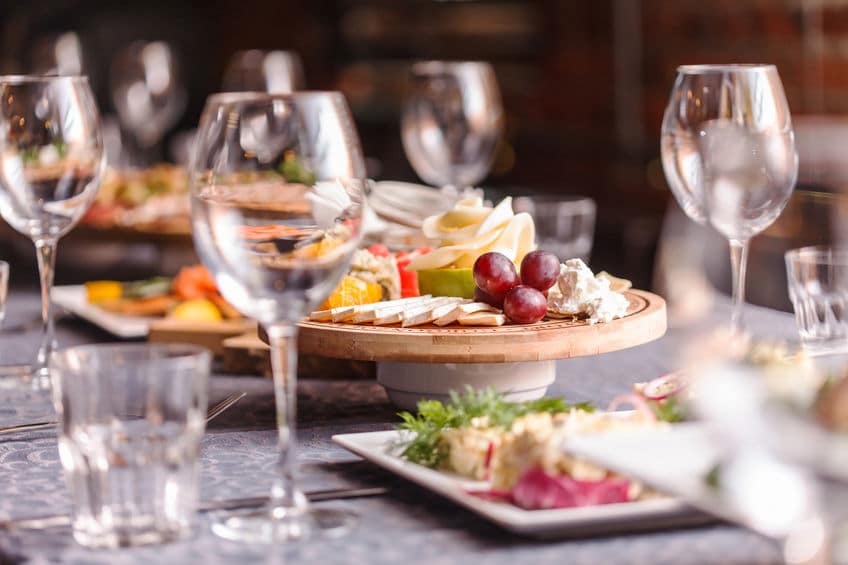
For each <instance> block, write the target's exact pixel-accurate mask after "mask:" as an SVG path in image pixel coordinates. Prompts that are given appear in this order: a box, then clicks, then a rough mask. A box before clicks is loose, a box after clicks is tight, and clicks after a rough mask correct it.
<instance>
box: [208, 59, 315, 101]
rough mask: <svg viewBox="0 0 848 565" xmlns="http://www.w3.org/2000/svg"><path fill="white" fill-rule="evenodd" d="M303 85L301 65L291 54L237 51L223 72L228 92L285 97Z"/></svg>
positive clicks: (225, 88) (225, 87)
mask: <svg viewBox="0 0 848 565" xmlns="http://www.w3.org/2000/svg"><path fill="white" fill-rule="evenodd" d="M304 85H305V80H304V78H303V64H302V63H301V61H300V56H299V55H298V54H297V53H295V52H294V51H278V50H275V51H262V50H260V49H250V50H248V51H238V52H236V53H235V54H233V56H232V57H231V58H230V62H229V63H227V69H226V71H224V90H225V91H228V92H244V91H252V92H270V93H272V94H288V93H290V92H294V91H296V90H302V89H303V87H304Z"/></svg>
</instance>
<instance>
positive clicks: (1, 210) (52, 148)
mask: <svg viewBox="0 0 848 565" xmlns="http://www.w3.org/2000/svg"><path fill="white" fill-rule="evenodd" d="M104 166H105V159H104V155H103V140H102V138H101V134H100V122H99V118H98V114H97V107H96V106H95V102H94V97H93V96H92V94H91V89H90V88H89V86H88V81H87V79H86V78H85V77H34V76H5V77H4V76H0V214H2V216H3V219H4V220H6V222H8V223H9V225H10V226H12V227H13V228H14V229H15V230H17V231H19V232H20V233H22V234H24V235H27V236H29V237H30V239H32V240H33V242H34V243H35V247H36V250H37V252H38V254H37V255H38V270H39V273H40V277H41V300H42V308H41V314H42V321H43V327H44V331H43V338H42V341H41V347H40V348H39V350H38V355H37V357H36V360H35V363H34V366H33V367H32V375H31V376H32V378H33V380H34V384H36V385H37V386H41V385H43V384H46V377H47V374H48V369H47V365H48V362H49V360H50V352H51V350H52V348H53V311H52V309H51V306H50V289H51V288H52V286H53V271H54V265H55V261H56V244H57V242H58V240H59V238H60V237H62V236H63V235H64V234H65V233H67V232H68V231H69V230H70V229H71V228H72V227H74V225H76V223H77V222H78V221H79V220H80V218H81V217H82V216H83V214H85V212H86V210H88V207H89V206H90V205H91V202H92V201H93V200H94V197H95V195H96V193H97V187H98V186H99V184H100V178H101V176H102V175H103V169H104Z"/></svg>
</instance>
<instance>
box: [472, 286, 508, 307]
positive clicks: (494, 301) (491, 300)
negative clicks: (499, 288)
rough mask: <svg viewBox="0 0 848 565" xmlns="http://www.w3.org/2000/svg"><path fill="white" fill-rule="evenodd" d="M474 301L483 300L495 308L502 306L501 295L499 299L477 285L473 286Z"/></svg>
mask: <svg viewBox="0 0 848 565" xmlns="http://www.w3.org/2000/svg"><path fill="white" fill-rule="evenodd" d="M474 302H485V303H486V304H491V305H492V306H494V307H495V308H503V297H501V298H500V299H498V298H495V297H494V296H492V295H491V294H488V293H487V292H486V291H485V290H483V289H481V288H480V287H479V286H478V287H475V288H474Z"/></svg>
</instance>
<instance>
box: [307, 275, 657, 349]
mask: <svg viewBox="0 0 848 565" xmlns="http://www.w3.org/2000/svg"><path fill="white" fill-rule="evenodd" d="M625 295H626V296H627V299H628V301H629V302H630V306H629V307H628V310H627V315H626V316H625V317H624V318H621V319H618V320H613V321H611V322H608V323H599V324H594V325H592V324H589V323H588V322H586V321H585V320H573V319H564V320H545V321H542V322H539V323H536V324H530V325H506V326H500V327H469V326H457V325H452V326H446V327H438V326H434V325H431V324H427V325H422V326H416V327H409V328H402V327H400V326H399V325H394V326H373V325H354V324H345V323H332V322H312V321H305V322H301V324H300V335H299V350H300V352H301V353H309V354H314V355H324V356H331V357H338V358H344V359H355V360H359V361H390V362H404V363H519V362H531V361H548V360H555V359H566V358H569V357H578V356H582V355H597V354H600V353H607V352H610V351H618V350H620V349H626V348H628V347H633V346H636V345H641V344H643V343H647V342H649V341H653V340H655V339H657V338H659V337H661V336H662V335H663V334H665V331H666V310H665V301H664V300H663V299H662V298H661V297H659V296H657V295H656V294H652V293H650V292H646V291H643V290H628V291H627V292H626V293H625Z"/></svg>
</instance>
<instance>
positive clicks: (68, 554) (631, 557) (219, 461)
mask: <svg viewBox="0 0 848 565" xmlns="http://www.w3.org/2000/svg"><path fill="white" fill-rule="evenodd" d="M38 312H39V304H38V299H37V296H36V294H35V293H34V292H26V291H17V292H12V293H11V295H10V297H9V304H8V311H7V317H6V322H5V325H4V329H3V330H2V333H0V364H3V365H8V364H13V363H26V362H27V361H28V360H29V359H30V358H31V356H33V355H34V353H35V350H36V348H37V344H38V337H39V327H38V323H37V321H36V316H37V315H38ZM726 316H729V312H728V310H727V308H726V307H724V306H723V305H719V307H717V308H716V310H715V311H714V313H713V321H716V320H722V319H724V317H726ZM747 319H748V323H749V326H750V328H751V330H752V332H753V333H754V335H756V336H758V337H776V338H787V339H793V338H794V337H795V335H796V334H795V327H794V322H793V320H792V318H791V317H790V316H789V315H787V314H785V313H780V312H776V311H771V310H765V309H761V308H755V307H750V308H749V310H748V312H747ZM693 331H694V330H693V329H692V328H687V329H681V328H671V329H670V330H669V332H668V334H667V335H666V336H665V337H663V338H662V339H660V340H658V341H655V342H653V343H650V344H647V345H643V346H640V347H636V348H633V349H629V350H624V351H619V352H615V353H608V354H604V355H600V356H595V357H583V358H575V359H569V360H565V361H559V362H558V364H557V380H556V382H555V383H554V385H552V387H551V389H550V391H549V394H552V395H562V396H565V397H566V398H567V399H568V400H570V401H582V400H591V401H593V402H595V403H596V404H597V405H600V406H603V405H604V404H605V403H607V402H609V401H610V400H611V399H612V398H613V397H615V396H617V395H618V394H621V393H622V392H626V391H627V390H629V388H630V385H631V383H633V382H638V381H644V380H648V379H650V378H652V377H654V376H657V375H659V374H662V373H664V372H668V371H669V370H673V369H674V368H675V367H674V359H675V358H676V357H677V355H678V354H679V349H680V347H681V345H682V344H683V343H685V342H686V339H687V336H691V335H692V332H693ZM57 336H58V339H59V342H60V345H62V346H66V345H72V344H79V343H92V342H105V341H114V338H112V337H111V336H109V335H108V334H105V333H103V332H101V331H99V330H97V329H96V328H93V327H91V326H89V325H87V324H86V323H84V322H82V321H79V320H75V319H71V318H62V319H60V321H58V322H57ZM233 391H244V392H246V393H247V397H246V398H244V399H243V400H242V401H241V402H240V403H239V404H237V405H236V406H235V407H233V408H231V409H230V410H229V411H227V412H226V413H225V414H224V415H222V416H221V417H220V418H218V419H217V420H215V421H214V422H212V423H211V424H210V425H209V428H208V430H207V433H206V435H205V437H204V438H203V445H202V471H201V481H202V492H201V496H202V497H203V498H204V499H211V498H230V497H245V496H261V495H265V494H267V492H268V491H269V488H270V485H271V479H272V474H273V472H274V468H275V459H276V454H275V444H276V437H275V434H276V432H275V428H274V421H275V417H274V407H273V398H272V394H273V393H272V387H271V383H270V382H269V381H267V380H266V379H263V378H260V377H243V376H238V377H235V376H226V375H215V376H214V377H213V378H212V381H211V392H210V403H211V402H214V401H215V400H216V399H220V398H221V397H223V396H224V395H226V394H228V393H230V392H233ZM298 402H299V428H300V429H299V441H300V446H299V478H300V482H301V487H302V488H303V489H304V490H311V489H321V488H338V487H349V486H363V487H366V486H367V487H371V486H388V487H389V488H390V492H389V494H387V495H385V496H381V497H374V498H366V499H357V500H349V501H336V502H331V503H324V504H332V505H334V506H337V507H344V508H348V509H350V510H354V511H355V512H357V513H358V514H359V515H360V517H361V520H360V523H359V526H358V528H357V530H356V531H355V532H354V533H353V534H352V535H350V536H348V537H346V538H342V539H339V540H315V541H307V542H304V543H300V544H296V545H291V546H285V547H276V548H268V547H264V546H246V545H241V544H237V543H232V542H227V541H224V540H221V539H219V538H217V537H215V536H214V535H212V534H211V532H210V531H209V522H208V519H207V518H201V520H200V523H199V526H198V528H197V532H196V533H195V535H194V536H193V537H192V538H191V539H189V540H186V541H183V542H179V543H174V544H169V545H164V546H156V547H145V548H135V549H131V550H121V551H89V550H86V549H84V548H81V547H80V546H78V545H76V544H75V543H74V542H73V540H72V538H71V535H70V530H69V529H68V528H56V529H52V530H49V531H38V532H34V531H30V532H22V531H21V532H0V563H5V562H7V561H8V562H12V563H14V562H17V561H27V562H29V563H75V564H76V563H79V564H82V563H86V564H87V563H104V564H106V563H109V564H123V563H149V562H153V561H154V560H155V561H158V562H160V563H169V564H170V563H204V564H205V565H212V564H215V563H228V562H232V561H233V560H238V561H240V562H254V561H259V560H262V561H266V562H273V563H276V562H286V561H288V562H292V561H301V560H303V562H312V563H322V564H323V563H399V562H405V563H428V564H441V563H463V564H467V563H475V562H485V563H495V564H498V563H503V564H508V563H513V562H517V561H523V562H528V563H557V564H561V563H570V564H579V563H587V564H597V563H619V564H621V563H652V564H660V563H669V564H687V563H740V564H741V563H745V564H750V563H779V562H781V552H780V550H779V547H778V546H777V545H776V544H775V543H773V542H771V541H769V540H766V539H764V538H762V537H760V536H758V535H755V534H753V533H750V532H747V531H745V530H742V529H739V528H736V527H733V526H729V525H723V524H717V525H712V526H707V527H699V528H690V529H678V530H664V531H657V532H650V533H641V534H627V535H617V536H604V537H593V538H586V539H577V540H574V539H572V540H562V541H554V542H538V541H534V540H529V539H525V538H521V537H518V536H514V535H512V534H509V533H506V532H504V531H502V530H500V529H499V528H498V527H496V526H494V525H492V524H490V523H488V522H486V521H485V520H483V519H482V518H479V517H477V516H476V515H474V514H472V513H470V512H468V511H466V510H464V509H462V508H459V507H457V506H455V505H453V504H451V503H450V502H448V501H446V500H444V499H441V498H440V497H438V496H436V495H433V494H431V493H430V492H428V491H426V490H424V489H421V488H419V487H417V486H415V485H413V484H410V483H407V482H404V481H402V480H400V479H397V478H395V477H394V476H392V475H390V474H388V473H386V472H384V471H382V470H380V469H378V468H376V467H374V466H373V465H371V464H369V463H367V462H365V461H362V460H361V459H359V458H358V457H357V456H355V455H353V454H350V453H348V452H347V451H345V450H344V449H342V448H340V447H338V446H336V445H335V444H333V443H332V441H331V440H330V437H331V436H332V435H333V434H337V433H351V432H366V431H375V430H387V429H391V428H392V427H393V426H394V424H395V422H396V418H395V416H394V413H395V409H394V408H393V407H392V406H391V405H390V404H389V403H388V401H387V399H386V396H385V393H384V392H383V390H382V389H381V388H380V387H379V386H378V385H377V384H376V383H374V382H371V381H320V380H315V381H301V383H300V384H299V387H298ZM53 417H54V414H53V409H52V407H51V405H50V402H49V399H48V397H47V396H46V395H45V394H43V393H37V392H25V391H11V390H7V391H3V390H0V426H4V425H12V424H19V423H26V422H32V421H43V420H47V419H51V418H53ZM68 510H69V498H68V495H67V493H66V490H65V483H64V481H63V479H62V472H61V467H60V464H59V459H58V453H57V448H56V438H55V432H54V431H53V430H45V431H40V432H28V433H24V434H17V435H14V436H6V437H3V438H2V439H0V518H22V517H27V516H37V515H49V514H55V513H58V512H67V511H68Z"/></svg>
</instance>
